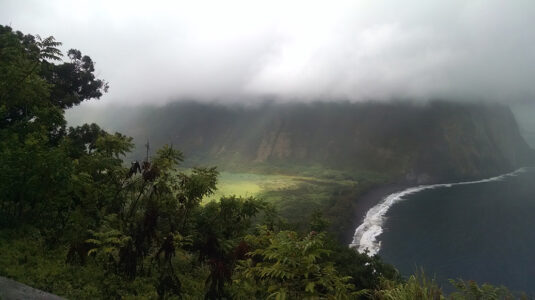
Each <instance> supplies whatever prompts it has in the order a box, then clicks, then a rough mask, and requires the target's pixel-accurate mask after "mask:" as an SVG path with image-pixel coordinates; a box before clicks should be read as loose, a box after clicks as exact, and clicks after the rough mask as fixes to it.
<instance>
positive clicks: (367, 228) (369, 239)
mask: <svg viewBox="0 0 535 300" xmlns="http://www.w3.org/2000/svg"><path fill="white" fill-rule="evenodd" d="M525 171H526V168H525V167H524V168H519V169H517V170H514V171H512V172H509V173H505V174H501V175H498V176H494V177H490V178H485V179H479V180H470V181H460V182H450V183H431V184H425V185H417V186H415V185H414V184H412V185H411V184H408V183H406V182H405V183H398V184H386V185H383V186H377V187H376V188H371V189H370V190H369V191H368V192H366V193H364V194H363V195H362V196H361V197H359V198H358V199H361V201H359V202H360V204H358V203H357V204H358V205H356V207H358V208H357V214H358V217H359V218H355V220H358V221H359V222H353V223H354V224H356V225H354V226H355V227H354V228H355V232H354V233H353V235H354V238H356V236H357V234H358V236H359V237H358V238H357V239H359V240H360V243H359V244H360V246H359V244H357V243H356V242H355V241H354V239H352V240H351V242H350V243H349V246H350V247H355V246H358V247H359V252H362V251H364V250H363V249H369V250H370V255H375V254H377V252H378V251H379V249H380V243H379V244H377V242H376V238H377V236H378V235H380V234H381V233H382V223H383V218H384V215H385V213H386V212H387V211H388V210H389V208H390V207H391V206H392V205H394V204H395V203H396V202H398V201H400V200H402V199H403V197H405V196H406V195H408V194H412V193H415V192H420V191H422V190H427V189H435V188H449V187H452V186H459V185H471V184H479V183H487V182H493V181H501V180H504V179H505V178H507V177H511V176H516V175H518V174H519V173H522V172H525ZM383 200H385V201H386V202H385V203H384V204H381V205H380V206H379V205H378V204H379V203H381V201H383ZM375 206H377V207H375ZM366 208H367V210H365V209H366ZM368 212H370V213H371V215H369V213H368ZM362 239H364V240H366V243H365V245H367V246H364V247H365V248H362V247H363V246H362Z"/></svg>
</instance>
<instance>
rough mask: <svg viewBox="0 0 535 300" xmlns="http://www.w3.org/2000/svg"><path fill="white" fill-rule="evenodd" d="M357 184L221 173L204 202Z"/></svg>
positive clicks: (282, 176)
mask: <svg viewBox="0 0 535 300" xmlns="http://www.w3.org/2000/svg"><path fill="white" fill-rule="evenodd" d="M357 184H358V183H357V181H354V180H349V179H344V180H336V179H324V178H315V177H309V176H291V175H267V174H253V173H233V172H221V173H220V174H219V178H218V184H217V191H216V192H215V194H213V195H211V196H210V197H207V198H206V199H205V200H204V201H205V202H208V201H212V200H218V199H219V198H221V197H223V196H232V195H234V196H238V197H250V196H253V197H262V196H264V197H266V196H267V195H271V194H273V193H282V194H284V193H287V192H291V191H294V192H295V191H298V190H302V189H303V188H304V187H311V186H315V187H316V188H315V190H324V189H325V188H327V187H336V186H345V187H354V186H356V185H357ZM264 197H263V198H264ZM268 198H269V199H265V200H273V201H275V200H280V199H276V197H275V198H273V197H268Z"/></svg>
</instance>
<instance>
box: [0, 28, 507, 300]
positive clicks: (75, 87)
mask: <svg viewBox="0 0 535 300" xmlns="http://www.w3.org/2000/svg"><path fill="white" fill-rule="evenodd" d="M59 45H60V44H59V43H58V42H56V41H55V40H54V38H53V37H49V38H46V39H41V38H40V37H34V36H31V35H24V34H22V33H20V32H13V31H12V29H11V28H9V27H6V26H0V53H1V55H0V80H1V81H0V97H1V98H0V100H1V101H0V165H2V168H3V169H2V172H1V173H0V195H2V198H1V199H0V275H2V276H7V277H10V278H14V279H16V280H19V281H21V282H23V283H26V284H29V285H31V286H34V287H36V288H40V289H43V290H46V291H48V292H52V293H55V294H58V295H61V296H65V297H67V298H72V299H101V298H108V299H123V298H124V299H156V298H159V299H181V298H183V299H203V298H204V299H231V298H233V299H251V298H260V299H262V298H274V299H296V298H297V299H353V298H371V299H390V298H392V297H394V298H395V297H398V296H400V295H405V297H406V298H407V299H426V298H430V297H432V298H435V297H442V293H441V291H440V289H439V288H438V287H435V286H432V289H431V290H430V289H428V287H427V285H428V284H429V283H428V281H423V282H419V281H418V282H415V281H414V279H412V278H410V279H409V280H408V281H404V280H403V279H402V278H401V277H400V275H399V274H398V272H397V271H396V270H395V269H394V268H393V267H392V266H390V265H388V264H385V263H383V262H382V261H381V260H380V258H379V257H377V256H374V257H369V256H368V255H366V254H359V253H357V252H356V251H355V250H353V249H349V248H348V247H346V246H345V245H341V244H340V243H338V242H337V240H336V239H335V238H333V237H332V236H331V235H330V234H328V233H327V232H326V229H327V227H328V226H329V224H328V222H327V221H326V220H325V219H324V218H323V217H322V215H321V213H318V212H314V213H312V214H310V215H309V216H308V218H307V221H303V220H301V221H302V224H301V226H298V227H296V226H293V225H292V224H289V223H288V222H287V221H286V220H285V218H284V216H281V214H279V213H278V212H277V209H276V207H275V206H274V205H273V204H272V203H275V204H278V205H279V206H283V205H289V204H288V203H294V204H293V208H292V209H293V210H295V211H292V209H290V208H288V207H286V208H285V207H283V209H285V210H286V211H290V212H292V214H294V215H293V216H292V217H293V218H301V217H302V216H304V215H305V214H307V213H308V211H307V210H305V209H303V208H304V207H305V206H308V207H311V208H323V207H327V208H328V209H327V210H326V213H336V210H332V207H338V208H337V209H345V210H347V208H346V207H344V206H340V205H339V204H340V203H346V204H347V203H349V202H348V201H347V200H345V201H333V203H335V204H334V205H332V206H331V207H329V206H328V205H326V204H325V202H329V201H331V200H328V201H325V200H324V199H331V198H329V197H330V196H329V195H335V196H336V197H346V198H347V197H348V195H349V194H348V193H346V192H344V190H343V188H342V187H344V186H347V187H348V189H349V188H351V189H354V188H355V184H356V185H357V187H359V186H363V185H364V184H365V183H363V182H362V181H361V180H360V179H356V178H352V177H348V178H343V179H342V180H341V178H336V177H335V178H325V177H326V176H317V177H314V178H310V177H303V176H301V177H297V176H295V177H291V180H290V181H289V183H288V182H286V179H287V178H288V177H287V176H286V177H284V176H273V177H269V178H271V179H270V181H268V182H267V183H265V184H266V185H265V186H264V185H263V184H260V183H259V182H260V181H264V179H265V177H262V176H260V177H258V179H256V180H257V182H258V183H256V184H253V185H251V184H248V183H247V182H248V181H247V180H242V181H239V180H238V179H235V180H234V181H235V182H241V183H238V184H237V186H240V187H242V186H244V185H246V186H258V187H259V190H258V193H259V196H260V197H262V196H263V197H265V198H266V199H268V200H270V201H271V202H272V203H269V202H266V201H262V200H258V199H256V198H253V197H236V196H224V197H220V198H219V199H217V201H209V202H206V201H205V199H206V198H207V197H210V196H213V195H214V194H215V193H216V191H217V181H218V175H219V172H218V171H217V169H216V168H215V167H196V168H191V169H189V170H188V171H187V172H181V171H180V170H179V169H178V167H179V166H180V165H181V163H182V161H183V159H184V157H183V155H182V153H181V152H180V151H178V150H176V149H174V148H173V147H169V146H162V147H161V148H160V149H159V150H158V151H157V152H156V154H155V155H154V156H152V157H150V158H146V160H144V161H142V162H134V163H132V164H131V166H129V167H126V166H125V163H124V161H123V158H124V157H125V155H126V154H127V153H128V152H129V151H130V150H131V149H132V148H133V144H132V139H131V138H129V137H127V136H124V135H122V134H120V133H113V134H112V133H108V132H106V131H104V130H102V129H101V128H100V127H99V126H98V125H96V124H84V125H81V126H78V127H70V128H67V127H66V122H65V119H64V109H66V108H69V107H71V106H73V105H77V104H79V103H80V102H82V101H84V100H87V99H93V98H99V97H100V96H101V95H102V93H104V92H106V90H107V84H106V83H105V82H104V81H102V80H100V79H97V78H95V76H94V75H93V72H94V65H93V62H92V60H91V59H90V58H89V57H88V56H82V54H81V53H80V51H78V50H69V52H68V57H69V59H70V61H69V62H62V61H61V60H60V57H61V55H62V54H61V52H60V51H59V50H58V49H57V48H56V47H58V46H59ZM276 178H278V179H276ZM283 179H284V180H283ZM230 181H232V180H230ZM249 181H250V180H249ZM274 182H276V184H275V183H274ZM282 182H286V183H284V184H283V183H282ZM270 183H272V184H274V185H275V186H277V185H278V186H279V187H280V186H283V187H284V188H283V189H281V190H280V191H282V192H283V193H284V195H285V196H280V194H276V192H277V191H275V190H271V187H270V185H269V184H270ZM268 189H270V190H269V191H268ZM340 189H342V190H341V191H340ZM336 190H338V192H334V191H336ZM223 193H225V191H223ZM300 194H301V195H305V196H306V197H308V200H307V201H303V200H301V198H300V197H299V195H300ZM244 196H245V195H244ZM346 198H344V199H346ZM203 201H205V202H204V205H201V203H203ZM337 205H338V206H337ZM298 208H300V209H301V210H302V212H301V214H300V215H297V209H298ZM456 286H458V287H459V288H460V292H459V295H460V297H466V298H471V297H472V296H473V297H475V298H474V299H486V298H485V297H488V298H489V299H492V298H493V297H494V295H495V294H494V293H496V295H497V296H496V297H499V296H500V295H502V294H497V293H498V292H499V293H502V292H504V291H505V290H502V289H499V290H497V289H495V288H493V287H490V286H488V285H484V286H482V287H479V286H477V285H475V284H472V283H463V282H462V281H459V282H456ZM429 291H431V293H429ZM456 295H457V294H454V295H452V297H453V296H455V297H456ZM482 297H483V298H482Z"/></svg>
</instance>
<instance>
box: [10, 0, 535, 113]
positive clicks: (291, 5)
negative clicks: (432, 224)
mask: <svg viewBox="0 0 535 300" xmlns="http://www.w3.org/2000/svg"><path fill="white" fill-rule="evenodd" d="M0 23H2V24H7V25H10V26H11V27H13V28H14V29H16V30H21V31H23V32H24V33H31V34H39V35H41V36H48V35H54V36H55V37H56V39H57V40H59V41H61V42H63V49H65V50H66V49H69V48H77V49H79V50H81V51H82V52H83V53H84V54H88V55H89V56H91V57H92V58H93V60H94V61H95V62H96V68H97V74H98V76H100V77H102V78H104V79H105V80H107V81H109V83H110V90H109V93H108V94H107V95H106V96H104V97H103V98H102V100H103V101H104V102H107V103H116V104H122V103H146V102H151V103H164V102H166V101H170V100H174V99H179V98H184V97H193V98H199V99H209V100H212V99H214V98H222V99H229V98H230V99H238V98H239V99H250V98H255V97H257V96H266V95H269V96H274V97H279V98H284V99H289V98H292V99H304V100H307V99H332V98H337V99H340V98H343V99H351V100H354V101H360V100H369V99H379V100H381V99H390V98H415V99H427V98H435V97H452V98H462V99H476V100H481V99H482V100H491V101H515V100H523V101H525V100H530V99H535V1H533V0H526V1H521V0H514V1H505V0H496V1H494V0H481V1H477V0H463V1H454V0H448V1H432V0H421V1H413V0H404V1H399V0H391V1H379V0H370V1H333V0H331V1H311V0H306V1H288V0H286V1H277V0H267V1H254V0H243V1H234V0H214V1H203V0H200V1H199V0H195V1H193V0H192V1H155V0H153V1H132V0H130V1H111V0H108V1H98V0H89V1H59V0H57V1H56V0H50V1H40V0H39V1H24V0H1V1H0Z"/></svg>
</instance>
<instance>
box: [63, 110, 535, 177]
mask: <svg viewBox="0 0 535 300" xmlns="http://www.w3.org/2000/svg"><path fill="white" fill-rule="evenodd" d="M88 111H89V112H91V110H90V109H89V110H88ZM99 114H100V116H99V118H100V119H101V120H102V123H103V124H104V126H106V127H109V128H114V129H117V130H120V131H121V132H125V133H127V134H128V135H129V136H133V137H134V140H135V141H137V143H138V147H139V146H141V147H139V149H138V150H137V153H138V156H139V157H141V154H142V153H143V148H142V147H143V146H142V145H143V144H145V143H146V141H147V140H149V141H150V142H151V144H152V145H164V144H174V145H177V146H178V147H180V148H181V149H182V150H183V151H184V153H186V155H187V156H188V157H189V159H190V160H191V161H192V162H196V161H200V162H213V163H217V164H218V165H219V166H220V167H222V168H225V169H240V168H241V169H243V168H246V167H248V168H249V169H252V170H255V169H262V166H265V165H270V166H279V167H280V169H282V170H284V169H289V168H295V166H310V165H320V166H323V167H325V168H334V169H339V170H345V171H349V172H350V171H352V170H367V171H372V172H381V173H383V174H386V175H388V176H390V177H393V178H397V179H405V180H407V181H409V182H410V181H413V182H417V183H426V182H437V181H448V180H461V179H468V178H481V177H485V176H491V175H496V174H499V173H503V172H506V171H510V170H512V169H515V168H518V167H521V166H525V165H526V164H531V163H532V162H533V157H534V154H533V151H532V150H531V149H530V148H529V147H528V145H527V144H526V143H525V141H524V139H523V137H522V136H521V135H520V133H519V129H518V125H517V123H516V121H515V118H514V116H513V114H512V113H511V111H510V109H509V108H507V107H505V106H501V105H497V104H466V103H450V102H444V101H442V102H440V101H435V102H430V103H425V104H411V103H406V102H398V103H349V102H317V103H312V104H304V103H300V104H299V103H298V104H295V103H290V104H276V103H264V104H257V105H250V106H240V105H221V104H220V105H218V104H202V103H195V102H185V103H184V102H181V103H172V104H168V105H166V106H163V107H138V108H129V109H124V110H123V109H121V108H118V107H116V108H113V107H111V108H107V109H105V110H100V111H99ZM79 117H80V116H76V113H74V114H73V116H72V117H71V118H72V119H73V121H75V120H76V118H79Z"/></svg>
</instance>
